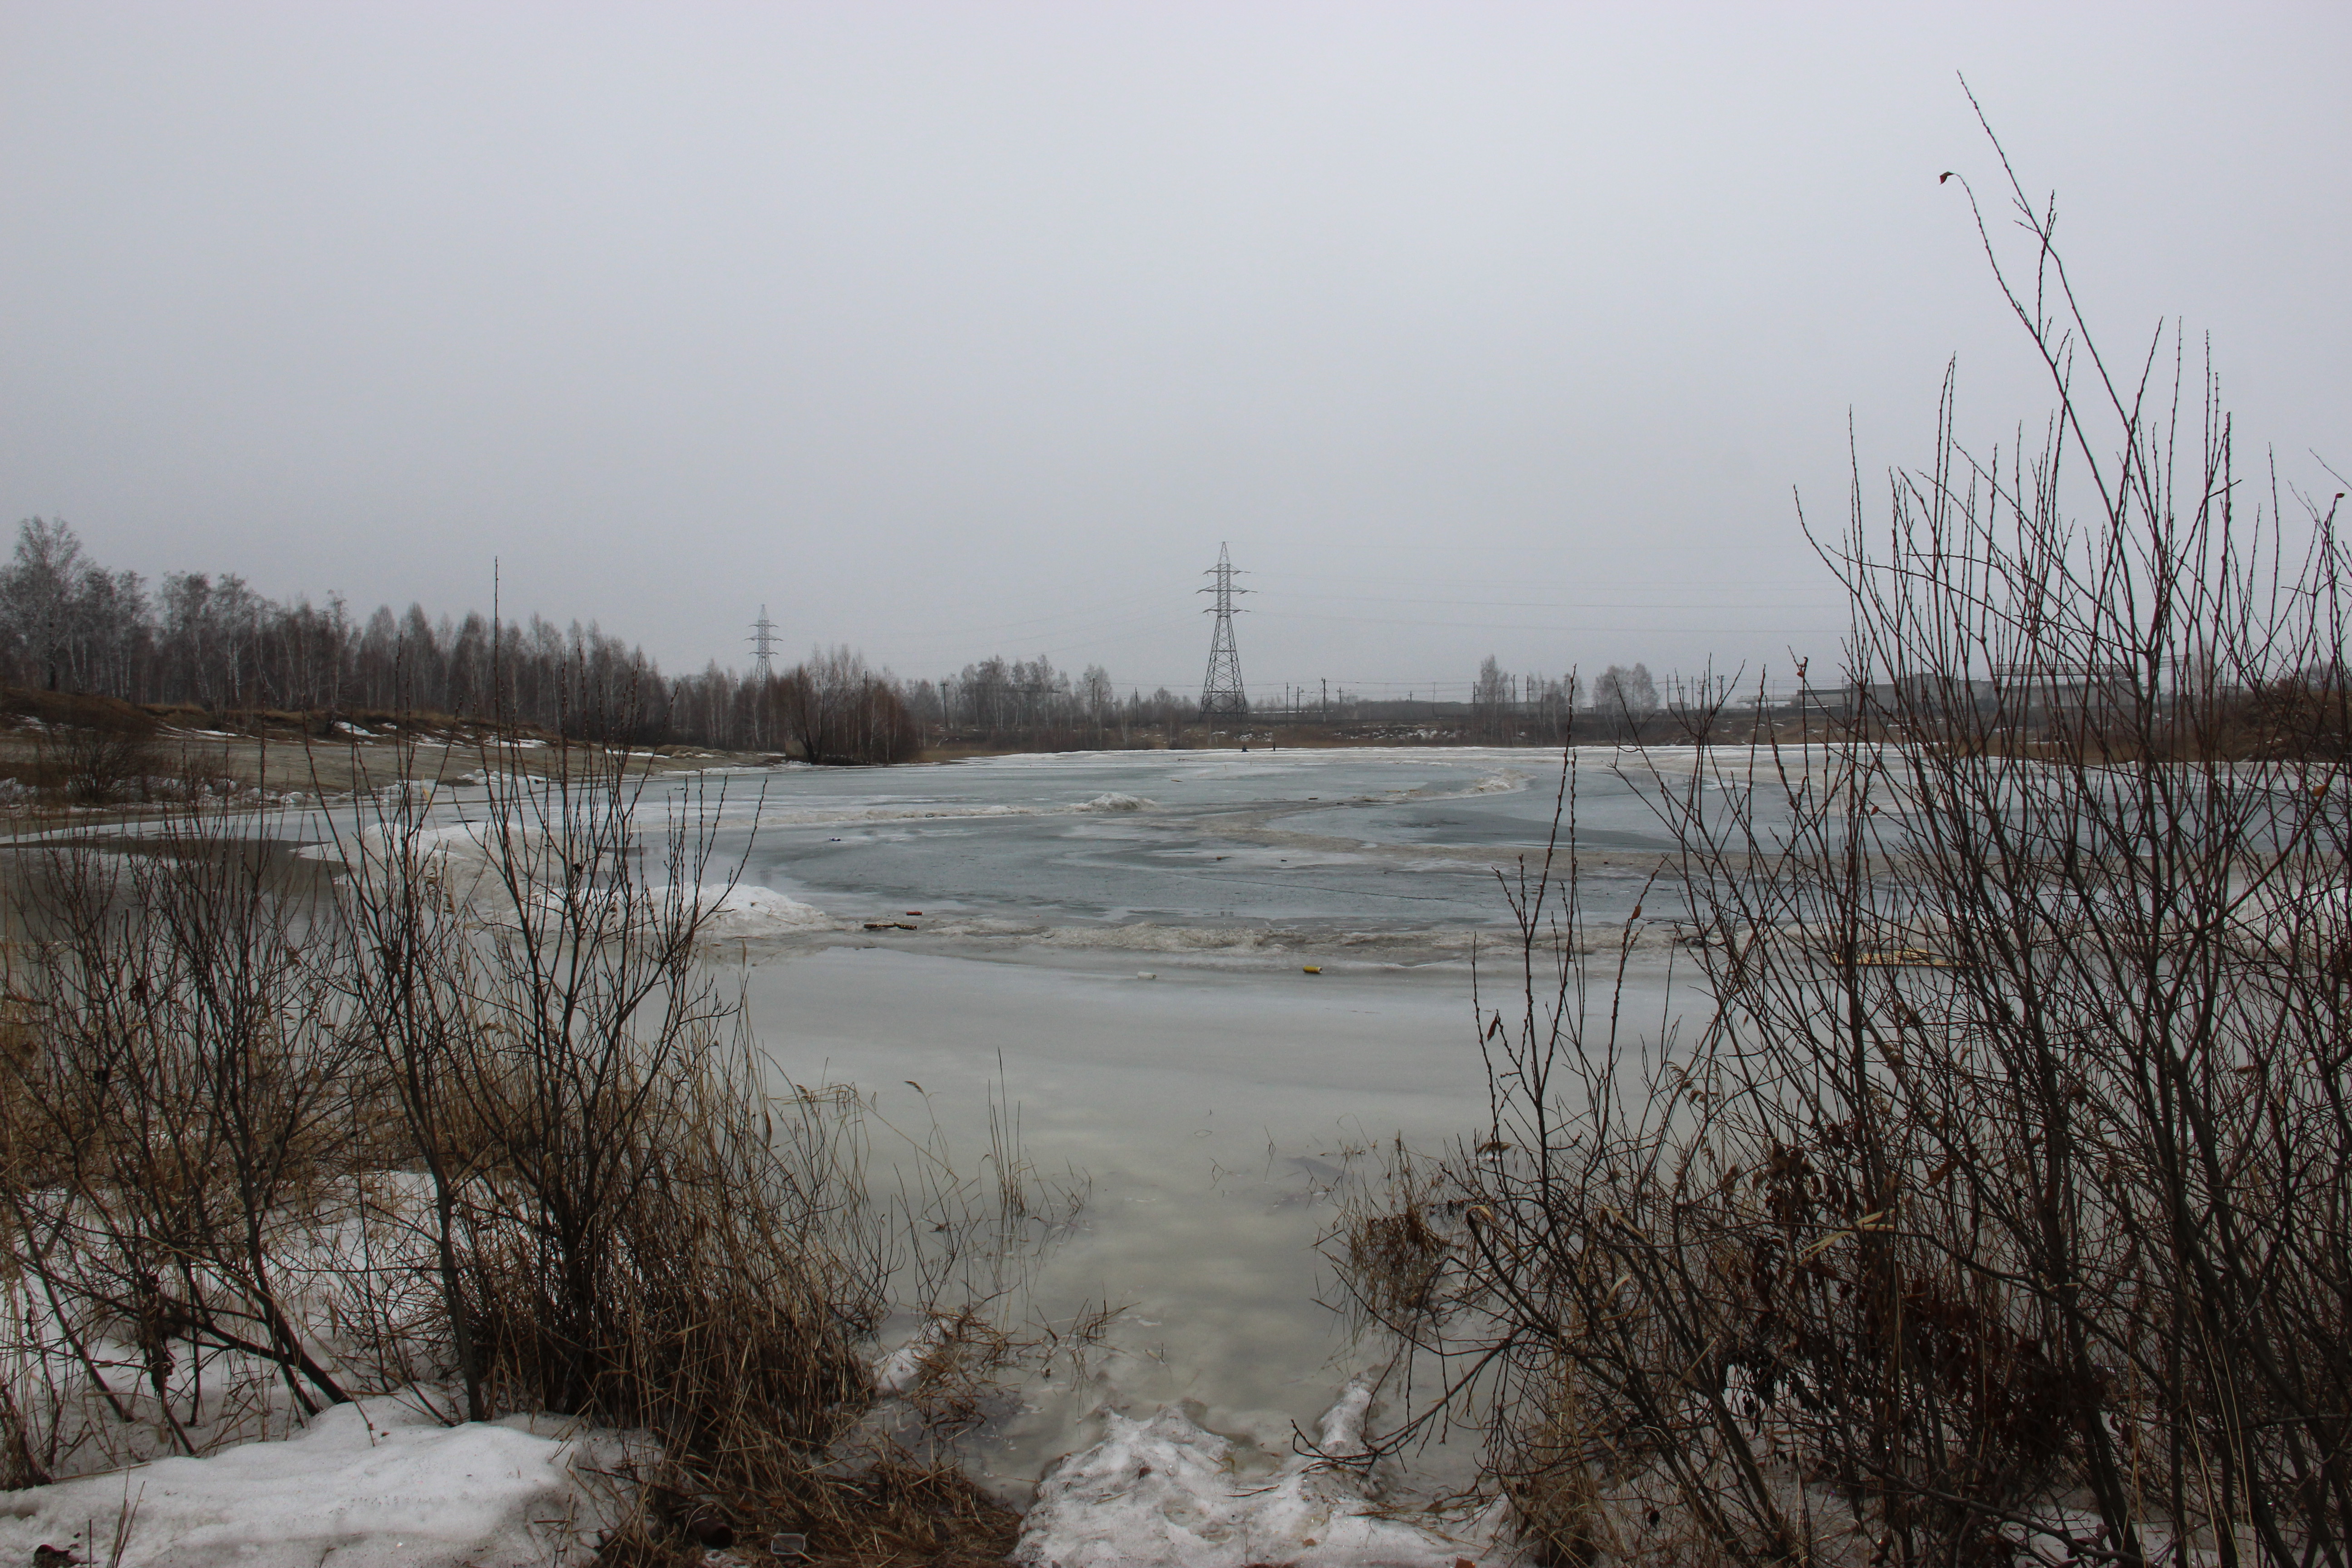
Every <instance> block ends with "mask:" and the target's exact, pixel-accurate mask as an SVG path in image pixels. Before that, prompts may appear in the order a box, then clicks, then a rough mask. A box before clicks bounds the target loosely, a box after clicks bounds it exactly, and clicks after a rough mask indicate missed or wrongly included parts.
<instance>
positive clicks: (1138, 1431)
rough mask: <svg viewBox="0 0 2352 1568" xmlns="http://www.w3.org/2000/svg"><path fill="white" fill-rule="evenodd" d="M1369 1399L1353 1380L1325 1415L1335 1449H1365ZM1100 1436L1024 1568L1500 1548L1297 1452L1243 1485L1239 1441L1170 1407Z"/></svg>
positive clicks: (1397, 1560) (1350, 1559)
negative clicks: (1410, 1514)
mask: <svg viewBox="0 0 2352 1568" xmlns="http://www.w3.org/2000/svg"><path fill="white" fill-rule="evenodd" d="M1371 1399H1372V1395H1371V1391H1370V1389H1369V1388H1367V1387H1365V1386H1364V1385H1363V1384H1360V1383H1359V1384H1350V1385H1349V1388H1348V1391H1347V1392H1346V1393H1345V1394H1342V1395H1341V1396H1340V1398H1339V1404H1337V1405H1333V1406H1332V1407H1331V1409H1330V1411H1329V1413H1328V1414H1327V1415H1325V1416H1324V1417H1323V1423H1322V1428H1323V1429H1322V1432H1321V1434H1320V1440H1321V1443H1322V1447H1323V1449H1324V1451H1325V1452H1326V1453H1328V1454H1333V1455H1343V1454H1348V1453H1353V1452H1360V1451H1361V1449H1362V1447H1363V1443H1362V1430H1363V1423H1364V1415H1365V1413H1366V1412H1367V1411H1368V1410H1369V1409H1370V1405H1371ZM1103 1419H1104V1422H1105V1430H1104V1434H1103V1437H1102V1440H1101V1441H1100V1442H1098V1443H1097V1444H1095V1445H1094V1447H1090V1448H1085V1449H1082V1450H1080V1451H1079V1452H1077V1453H1076V1454H1073V1455H1071V1456H1070V1457H1069V1458H1066V1459H1064V1460H1063V1461H1061V1463H1059V1464H1057V1465H1055V1467H1054V1468H1053V1469H1052V1470H1050V1471H1048V1472H1047V1473H1046V1476H1045V1479H1044V1480H1043V1481H1041V1482H1039V1483H1038V1487H1037V1502H1036V1506H1035V1507H1034V1508H1032V1509H1031V1510H1029V1514H1028V1517H1027V1518H1026V1519H1025V1520H1024V1521H1023V1528H1022V1534H1021V1544H1020V1546H1019V1547H1018V1548H1016V1549H1015V1550H1014V1552H1013V1557H1012V1561H1013V1562H1014V1563H1024V1564H1028V1565H1029V1568H1113V1565H1115V1564H1132V1565H1137V1568H1156V1565H1160V1564H1165V1565H1167V1568H1245V1565H1246V1564H1249V1563H1284V1564H1287V1565H1293V1568H1454V1564H1455V1563H1456V1562H1457V1561H1459V1560H1460V1559H1462V1558H1465V1557H1469V1558H1476V1557H1478V1556H1480V1555H1482V1554H1483V1553H1484V1552H1486V1551H1487V1550H1488V1549H1489V1548H1490V1547H1491V1546H1492V1544H1493V1542H1494V1540H1495V1537H1496V1524H1497V1521H1496V1518H1495V1517H1494V1516H1492V1515H1482V1516H1480V1517H1479V1518H1478V1519H1477V1520H1475V1521H1464V1522H1463V1523H1462V1526H1461V1528H1460V1529H1459V1531H1455V1532H1452V1533H1448V1532H1445V1531H1440V1530H1438V1529H1436V1528H1433V1525H1430V1524H1416V1523H1412V1522H1408V1521H1405V1520H1403V1519H1397V1518H1387V1517H1383V1516H1381V1515H1380V1514H1378V1513H1376V1512H1374V1511H1373V1510H1374V1504H1373V1503H1372V1502H1371V1500H1370V1499H1368V1498H1367V1497H1366V1496H1365V1495H1364V1492H1363V1489H1362V1488H1361V1486H1360V1484H1359V1483H1358V1482H1356V1481H1354V1480H1352V1479H1350V1478H1349V1476H1348V1475H1347V1474H1346V1473H1344V1472H1342V1471H1339V1470H1335V1469H1328V1468H1318V1465H1317V1462H1316V1461H1315V1460H1314V1459H1312V1458H1308V1457H1307V1456H1304V1455H1299V1456H1294V1457H1293V1458H1290V1459H1288V1460H1286V1461H1285V1462H1284V1463H1283V1464H1282V1466H1281V1467H1280V1468H1278V1469H1277V1470H1276V1471H1275V1472H1274V1474H1272V1475H1270V1476H1259V1477H1255V1478H1251V1477H1246V1476H1243V1475H1237V1474H1236V1473H1235V1471H1234V1455H1233V1447H1234V1445H1233V1444H1232V1443H1231V1442H1229V1441H1228V1440H1227V1439H1225V1438H1223V1437H1220V1436H1217V1435H1216V1434H1215V1433H1213V1432H1211V1431H1208V1430H1206V1429H1204V1428H1202V1426H1199V1425H1197V1424H1196V1423H1195V1422H1194V1421H1193V1420H1192V1418H1191V1417H1190V1416H1188V1415H1185V1414H1184V1413H1183V1411H1182V1410H1181V1409H1180V1408H1178V1407H1176V1406H1173V1405H1171V1406H1169V1407H1168V1408H1166V1409H1164V1410H1162V1411H1160V1413H1159V1414H1158V1415H1154V1416H1152V1417H1151V1418H1150V1420H1148V1421H1132V1420H1129V1419H1128V1418H1127V1417H1125V1416H1123V1415H1106V1416H1105V1417H1104V1418H1103Z"/></svg>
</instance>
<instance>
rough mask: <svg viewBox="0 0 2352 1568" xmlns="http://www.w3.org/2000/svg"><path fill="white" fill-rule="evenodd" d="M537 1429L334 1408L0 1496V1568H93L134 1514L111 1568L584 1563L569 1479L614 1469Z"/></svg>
mask: <svg viewBox="0 0 2352 1568" xmlns="http://www.w3.org/2000/svg"><path fill="white" fill-rule="evenodd" d="M541 1426H544V1427H545V1428H547V1430H546V1431H539V1430H533V1429H532V1427H531V1426H530V1423H529V1422H527V1421H525V1420H522V1419H520V1418H518V1419H516V1420H513V1421H509V1422H499V1423H493V1424H468V1425H466V1426H441V1425H440V1424H439V1423H437V1422H436V1421H434V1420H432V1419H431V1418H429V1417H427V1416H425V1415H420V1414H418V1413H417V1412H416V1411H415V1410H414V1409H411V1408H408V1407H406V1406H404V1405H401V1404H399V1403H398V1402H396V1401H394V1400H390V1399H369V1400H363V1401H361V1402H360V1403H358V1404H356V1405H337V1406H335V1407H334V1408H332V1409H331V1410H328V1411H327V1412H325V1413H324V1414H322V1415H320V1416H319V1418H318V1419H317V1420H315V1421H313V1422H312V1423H311V1424H310V1426H309V1427H308V1428H306V1429H305V1430H303V1431H301V1432H299V1433H298V1434H296V1435H295V1436H292V1437H289V1438H287V1439H286V1440H285V1441H283V1442H275V1443H247V1444H246V1445H244V1446H243V1447H235V1448H227V1449H224V1450H222V1451H221V1452H219V1453H217V1454H214V1455H212V1456H210V1457H209V1458H201V1459H185V1458H173V1459H157V1460H155V1461H153V1462H152V1463H150V1464H145V1465H139V1466H136V1467H134V1468H131V1469H129V1470H124V1471H121V1472H118V1473H115V1474H110V1475H101V1476H90V1477H88V1478H85V1479H80V1480H72V1481H60V1482H58V1483H57V1484H56V1485H54V1486H47V1487H37V1488H34V1489H29V1490H26V1491H19V1492H9V1493H5V1494H0V1560H5V1561H7V1562H12V1563H30V1562H32V1561H33V1556H34V1550H35V1548H37V1547H39V1546H43V1545H47V1546H54V1547H57V1548H59V1549H60V1550H69V1551H70V1552H72V1554H73V1557H74V1559H75V1560H76V1561H79V1562H85V1563H87V1562H91V1561H97V1562H100V1563H103V1562H105V1561H106V1560H107V1557H108V1554H109V1552H110V1549H111V1547H112V1544H113V1539H114V1531H115V1527H116V1521H117V1519H118V1518H119V1517H120V1516H121V1514H122V1513H123V1512H124V1511H125V1510H126V1509H135V1510H137V1511H136V1514H135V1516H134V1517H132V1518H131V1521H130V1527H129V1541H128V1544H127V1547H126V1549H125V1550H124V1552H123V1554H122V1563H123V1564H124V1568H147V1565H149V1564H158V1565H160V1564H165V1563H169V1564H171V1565H172V1568H211V1565H213V1564H216V1563H217V1564H221V1565H223V1568H226V1565H227V1564H231V1563H234V1564H236V1568H317V1564H318V1563H320V1562H322V1561H326V1560H329V1559H330V1558H331V1560H332V1561H333V1562H334V1563H337V1564H339V1565H341V1568H438V1565H441V1564H448V1565H450V1568H456V1565H457V1564H460V1563H464V1564H468V1565H473V1568H525V1565H530V1568H548V1565H549V1564H562V1563H585V1562H587V1561H588V1560H589V1559H590V1558H591V1557H592V1556H593V1554H594V1553H593V1547H591V1546H590V1545H589V1544H588V1542H591V1541H593V1539H594V1537H595V1535H596V1532H597V1531H599V1530H600V1529H601V1528H602V1527H603V1525H604V1523H605V1522H606V1521H605V1518H604V1514H603V1513H602V1511H601V1505H600V1503H599V1501H598V1498H597V1495H596V1493H595V1491H594V1489H593V1488H591V1487H589V1486H587V1485H585V1484H584V1483H583V1477H582V1474H581V1471H582V1469H583V1468H588V1467H594V1468H603V1467H604V1466H607V1465H609V1464H610V1463H612V1462H613V1461H614V1460H615V1459H617V1458H619V1457H620V1456H619V1451H618V1446H617V1440H616V1439H614V1438H613V1437H611V1436H609V1435H601V1436H598V1437H596V1438H594V1439H593V1440H585V1441H579V1442H574V1441H572V1440H568V1439H566V1438H563V1437H559V1436H551V1435H548V1434H549V1433H551V1432H552V1431H553V1430H554V1424H553V1423H552V1422H542V1423H541ZM93 1534H94V1535H95V1536H96V1541H95V1542H92V1541H91V1540H90V1539H89V1536H90V1535H93Z"/></svg>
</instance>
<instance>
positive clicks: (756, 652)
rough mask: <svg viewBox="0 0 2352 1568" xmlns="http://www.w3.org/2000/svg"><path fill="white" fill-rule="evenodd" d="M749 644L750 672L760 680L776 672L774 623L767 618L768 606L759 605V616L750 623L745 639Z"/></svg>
mask: <svg viewBox="0 0 2352 1568" xmlns="http://www.w3.org/2000/svg"><path fill="white" fill-rule="evenodd" d="M746 640H747V641H749V642H750V643H751V673H752V674H754V675H756V676H758V677H759V678H760V679H761V680H765V679H768V678H769V677H770V676H772V675H773V674H774V673H775V672H776V623H775V622H773V621H772V620H770V619H769V618H768V606H767V605H761V606H760V618H759V619H758V620H756V621H753V622H752V623H751V637H749V638H747V639H746Z"/></svg>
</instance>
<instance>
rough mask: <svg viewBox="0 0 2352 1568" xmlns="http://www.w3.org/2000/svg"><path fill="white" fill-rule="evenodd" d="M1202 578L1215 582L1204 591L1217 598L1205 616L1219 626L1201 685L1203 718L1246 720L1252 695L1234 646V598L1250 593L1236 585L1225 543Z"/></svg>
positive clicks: (1210, 644)
mask: <svg viewBox="0 0 2352 1568" xmlns="http://www.w3.org/2000/svg"><path fill="white" fill-rule="evenodd" d="M1202 575H1204V576H1207V577H1210V578H1213V579H1214V581H1213V584H1212V585H1211V586H1209V587H1206V588H1203V589H1202V590H1201V592H1202V593H1203V594H1213V595H1216V600H1215V603H1214V604H1213V605H1212V607H1211V608H1210V609H1208V610H1206V611H1203V612H1202V613H1203V614H1205V615H1213V616H1216V617H1217V625H1216V629H1215V630H1214V631H1213V632H1211V633H1210V634H1209V673H1208V675H1207V677H1206V678H1205V679H1202V682H1201V717H1202V720H1203V721H1207V720H1213V719H1240V718H1244V717H1246V716H1247V714H1248V713H1249V696H1248V694H1247V693H1246V692H1244V690H1243V689H1242V656H1241V653H1240V650H1238V649H1237V648H1235V647H1234V595H1236V594H1246V593H1248V592H1249V590H1248V589H1247V588H1236V587H1234V563H1233V557H1232V556H1231V555H1230V554H1229V553H1228V552H1226V549H1225V547H1224V546H1223V544H1220V545H1218V546H1217V563H1216V564H1215V565H1214V566H1212V567H1211V568H1209V570H1208V571H1207V572H1206V573H1204V574H1202Z"/></svg>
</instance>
